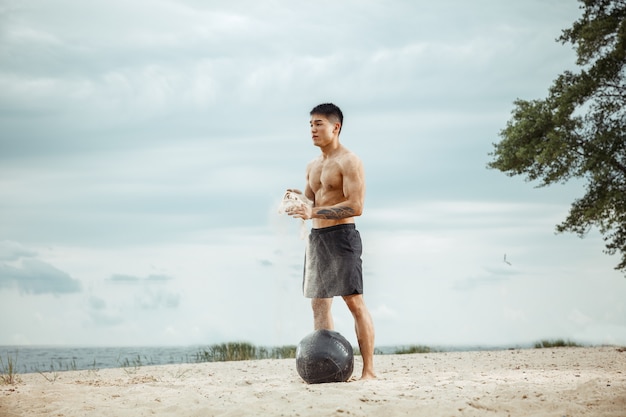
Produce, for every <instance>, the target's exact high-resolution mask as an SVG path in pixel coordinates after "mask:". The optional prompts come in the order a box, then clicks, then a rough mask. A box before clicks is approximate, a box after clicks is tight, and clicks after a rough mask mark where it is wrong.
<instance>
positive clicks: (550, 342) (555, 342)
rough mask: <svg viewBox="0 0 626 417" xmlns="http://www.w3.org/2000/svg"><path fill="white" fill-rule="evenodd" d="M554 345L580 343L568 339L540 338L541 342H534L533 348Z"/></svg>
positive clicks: (552, 346)
mask: <svg viewBox="0 0 626 417" xmlns="http://www.w3.org/2000/svg"><path fill="white" fill-rule="evenodd" d="M555 347H582V345H579V344H578V343H576V342H572V341H569V340H567V341H565V340H563V339H556V340H542V341H541V342H537V343H535V349H542V348H555Z"/></svg>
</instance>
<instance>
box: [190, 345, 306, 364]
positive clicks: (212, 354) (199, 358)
mask: <svg viewBox="0 0 626 417" xmlns="http://www.w3.org/2000/svg"><path fill="white" fill-rule="evenodd" d="M295 357H296V346H281V347H274V348H271V349H268V348H265V347H257V346H254V345H253V344H251V343H247V342H229V343H221V344H215V345H211V346H208V347H207V348H206V349H203V350H202V351H199V352H197V353H196V355H195V362H227V361H245V360H251V359H287V358H295Z"/></svg>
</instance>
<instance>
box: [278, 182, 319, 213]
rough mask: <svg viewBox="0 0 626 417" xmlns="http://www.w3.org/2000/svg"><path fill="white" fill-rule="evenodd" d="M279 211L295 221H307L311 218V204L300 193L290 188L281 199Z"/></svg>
mask: <svg viewBox="0 0 626 417" xmlns="http://www.w3.org/2000/svg"><path fill="white" fill-rule="evenodd" d="M281 211H282V212H284V213H286V214H288V215H289V216H291V217H295V218H297V219H302V220H309V219H310V218H312V216H313V203H312V202H311V200H309V199H308V198H307V197H306V196H305V195H304V194H302V191H300V190H297V189H292V188H290V189H288V190H287V192H286V193H285V196H284V197H283V201H282V203H281Z"/></svg>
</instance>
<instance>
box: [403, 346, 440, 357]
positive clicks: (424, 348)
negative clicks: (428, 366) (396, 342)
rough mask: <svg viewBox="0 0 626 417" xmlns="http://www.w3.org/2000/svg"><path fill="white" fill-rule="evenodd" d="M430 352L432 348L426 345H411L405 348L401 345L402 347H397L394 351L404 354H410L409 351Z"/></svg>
mask: <svg viewBox="0 0 626 417" xmlns="http://www.w3.org/2000/svg"><path fill="white" fill-rule="evenodd" d="M431 352H433V350H432V349H431V348H430V347H428V346H423V345H411V346H409V347H406V348H404V347H403V348H400V349H397V350H396V351H395V352H394V353H395V354H396V355H405V354H411V353H431Z"/></svg>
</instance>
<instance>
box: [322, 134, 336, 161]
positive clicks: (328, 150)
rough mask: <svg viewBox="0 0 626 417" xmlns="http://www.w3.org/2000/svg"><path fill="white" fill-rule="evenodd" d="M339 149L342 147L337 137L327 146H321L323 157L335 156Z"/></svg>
mask: <svg viewBox="0 0 626 417" xmlns="http://www.w3.org/2000/svg"><path fill="white" fill-rule="evenodd" d="M339 149H341V144H340V143H339V138H337V140H334V141H333V142H332V143H330V144H328V145H327V146H324V147H323V148H320V150H321V151H322V158H324V159H326V158H329V157H331V156H333V155H334V154H335V153H336V152H337V151H339Z"/></svg>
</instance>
